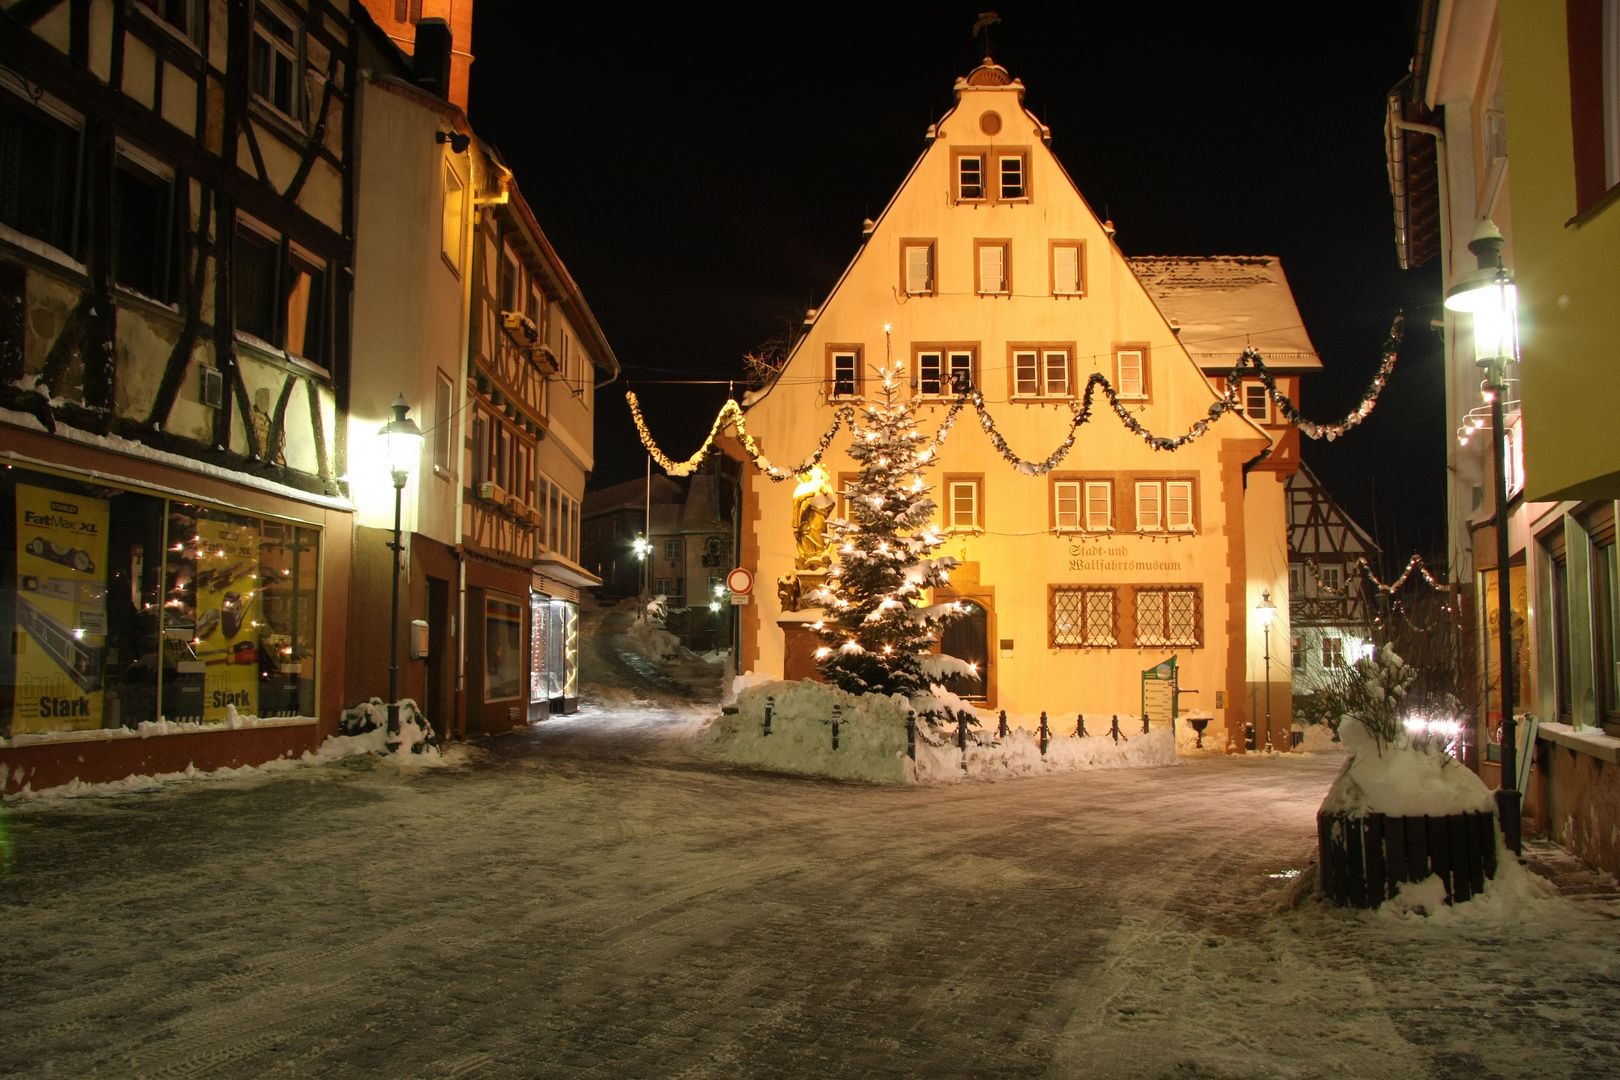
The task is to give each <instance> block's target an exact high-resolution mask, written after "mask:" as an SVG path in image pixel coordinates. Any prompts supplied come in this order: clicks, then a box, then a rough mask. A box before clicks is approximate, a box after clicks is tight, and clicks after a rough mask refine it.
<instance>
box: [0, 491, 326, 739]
mask: <svg viewBox="0 0 1620 1080" xmlns="http://www.w3.org/2000/svg"><path fill="white" fill-rule="evenodd" d="M0 503H3V510H0V514H3V515H4V516H5V517H6V518H9V520H7V521H5V522H4V528H3V533H0V624H3V625H5V626H6V627H7V629H8V630H9V633H8V634H7V638H8V644H9V648H7V649H5V650H0V733H4V734H6V735H8V736H9V735H18V734H27V733H43V732H53V731H68V730H83V729H94V728H118V727H124V728H134V727H137V726H138V725H139V724H141V723H144V722H148V721H155V720H157V719H158V718H159V717H164V718H167V719H168V720H170V721H174V722H187V723H199V724H215V723H222V722H224V721H226V719H227V718H228V716H229V715H230V713H231V712H232V711H234V712H235V713H236V714H238V715H241V716H263V717H270V716H313V715H314V710H315V675H316V660H317V656H318V654H317V651H316V648H317V628H318V618H319V611H318V609H317V607H316V602H315V601H316V596H317V586H318V578H317V575H318V569H319V566H320V534H319V532H318V530H315V529H311V528H307V527H304V526H298V525H293V524H290V523H285V522H279V521H275V520H273V519H265V518H260V517H255V516H247V515H240V514H233V513H227V512H225V511H222V510H217V509H214V508H212V507H206V506H199V505H194V504H190V503H182V502H175V501H169V500H165V499H163V498H159V497H156V496H153V495H148V494H145V493H142V492H138V491H128V490H122V489H117V488H108V487H105V486H101V485H97V486H95V487H87V486H84V485H81V484H79V483H77V482H76V481H73V480H69V479H64V478H61V477H57V476H50V475H45V474H34V473H28V472H25V471H24V470H21V469H15V468H14V469H11V470H7V472H6V473H5V476H4V479H3V480H0Z"/></svg>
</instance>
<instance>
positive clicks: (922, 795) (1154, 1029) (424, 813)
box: [0, 699, 1620, 1080]
mask: <svg viewBox="0 0 1620 1080" xmlns="http://www.w3.org/2000/svg"><path fill="white" fill-rule="evenodd" d="M705 715H706V713H705V712H704V711H701V710H694V709H689V708H681V707H676V706H670V705H656V704H653V703H651V702H649V701H646V700H644V699H643V700H642V701H641V702H639V703H632V702H626V703H623V704H616V705H614V706H612V707H607V706H604V705H600V704H599V705H597V706H596V707H594V708H589V709H587V710H586V711H584V712H582V713H581V714H579V715H578V716H577V717H572V718H567V719H556V720H552V721H548V722H547V723H545V724H543V725H540V726H538V727H537V728H535V729H533V730H532V731H529V732H527V733H523V734H518V735H513V736H507V737H503V738H499V739H494V740H490V741H488V742H487V743H485V744H484V745H483V746H481V747H478V748H475V749H473V750H472V751H470V753H468V754H467V755H466V757H465V758H464V759H463V761H462V763H461V764H459V765H456V766H454V767H450V768H440V769H434V770H425V771H420V772H412V773H404V774H402V773H401V772H400V770H399V769H398V768H397V767H396V766H395V765H394V764H393V763H392V762H390V761H384V760H382V759H379V758H375V757H358V758H351V759H347V760H344V761H341V762H337V763H333V764H328V765H320V766H309V767H301V768H297V769H292V770H289V771H286V772H280V773H269V774H261V775H255V776H249V777H243V778H238V779H231V780H221V781H198V782H191V783H181V784H174V785H170V786H168V787H165V788H164V789H163V790H161V791H158V792H156V793H149V794H137V795H123V796H119V797H115V798H77V799H57V800H41V801H37V802H24V803H12V804H8V805H6V806H5V807H4V808H3V809H0V825H3V828H4V830H5V832H4V837H5V838H6V839H9V870H7V871H6V876H5V878H4V880H3V881H0V917H3V919H4V921H5V923H6V926H7V929H8V932H7V933H6V935H5V936H4V943H3V945H0V1009H3V1012H4V1016H5V1018H6V1020H5V1024H4V1028H3V1031H4V1035H3V1036H0V1074H4V1075H17V1076H40V1077H44V1076H58V1077H62V1076H89V1075H92V1074H93V1075H97V1076H142V1077H158V1076H165V1077H182V1076H287V1077H304V1076H311V1077H313V1076H321V1077H361V1076H374V1077H390V1078H397V1077H441V1076H473V1077H551V1076H593V1077H615V1078H619V1077H665V1076H669V1077H674V1076H680V1077H700V1076H708V1077H777V1076H781V1077H787V1076H803V1077H825V1076H876V1075H895V1076H961V1077H1002V1076H1006V1077H1012V1076H1055V1077H1186V1078H1192V1077H1232V1078H1237V1077H1259V1076H1272V1077H1316V1076H1323V1077H1411V1078H1421V1077H1467V1078H1468V1080H1477V1078H1479V1077H1489V1076H1502V1077H1577V1076H1579V1077H1597V1076H1607V1075H1615V1074H1616V1072H1617V1071H1620V1065H1617V1064H1616V1062H1617V1061H1620V1039H1617V1036H1616V1028H1615V1025H1614V1023H1613V1016H1614V1015H1615V1013H1616V1010H1617V1009H1620V981H1617V977H1616V964H1615V951H1614V945H1613V941H1614V933H1615V931H1616V926H1617V924H1616V922H1615V917H1616V915H1617V914H1620V907H1617V906H1616V905H1615V903H1614V901H1613V900H1612V899H1610V898H1608V897H1609V896H1611V895H1612V890H1603V889H1602V888H1599V889H1598V891H1597V894H1596V895H1590V896H1584V897H1578V898H1574V899H1570V898H1554V899H1549V900H1545V901H1541V902H1539V903H1537V904H1534V905H1532V906H1531V908H1530V910H1529V912H1528V914H1527V915H1522V916H1521V919H1520V921H1518V922H1516V923H1508V924H1504V923H1503V922H1501V921H1500V920H1497V921H1492V920H1491V919H1490V918H1488V917H1482V916H1477V915H1476V916H1475V917H1474V918H1473V919H1462V918H1459V917H1457V916H1456V915H1453V914H1451V913H1446V914H1445V915H1443V916H1442V917H1441V918H1440V919H1436V920H1422V919H1419V918H1416V917H1407V918H1400V917H1392V916H1388V915H1383V916H1377V915H1364V914H1354V913H1348V912H1344V911H1340V910H1337V909H1332V908H1328V907H1324V906H1322V905H1320V904H1318V903H1315V902H1312V901H1305V902H1303V903H1300V902H1295V901H1293V900H1292V899H1291V898H1292V897H1293V894H1294V893H1295V892H1297V891H1298V890H1297V889H1295V887H1294V884H1293V881H1292V880H1291V879H1290V878H1289V877H1288V876H1287V875H1288V874H1290V873H1291V872H1293V871H1297V870H1300V869H1301V868H1303V867H1305V866H1306V865H1307V861H1308V860H1309V859H1310V858H1311V857H1312V856H1313V854H1314V846H1315V832H1314V829H1315V824H1314V815H1315V811H1316V808H1317V806H1318V804H1319V803H1320V802H1321V799H1322V797H1323V794H1324V793H1325V791H1326V790H1327V788H1328V785H1329V784H1330V783H1331V781H1332V779H1333V776H1334V774H1335V772H1336V771H1337V770H1338V768H1339V767H1340V765H1341V764H1342V760H1343V759H1342V758H1341V757H1339V756H1336V755H1334V756H1323V757H1290V758H1272V759H1266V760H1260V759H1252V758H1251V759H1248V760H1230V759H1219V758H1216V759H1201V760H1198V761H1195V762H1191V763H1186V764H1182V765H1180V766H1176V767H1172V768H1158V769H1141V770H1109V771H1096V772H1078V773H1063V774H1056V775H1049V776H1042V777H1035V778H1030V779H1018V780H1006V781H1000V782H968V783H962V784H956V785H951V786H936V787H921V788H900V787H879V786H869V785H856V784H846V783H837V782H831V781H823V780H813V779H804V778H796V777H784V776H777V775H769V774H761V773H753V772H747V771H741V770H736V769H732V768H729V767H725V766H720V765H716V764H714V763H712V762H711V761H709V760H707V759H705V758H703V757H702V756H701V755H699V754H697V753H696V752H695V750H694V746H693V743H692V741H691V738H690V736H691V734H692V733H693V732H694V731H695V730H696V729H697V727H698V726H699V725H700V724H701V722H702V719H703V717H704V716H705ZM6 858H7V856H6V848H5V847H4V846H0V860H5V859H6ZM5 865H6V864H5V862H4V861H0V867H3V866H5ZM1558 865H1559V866H1561V867H1562V868H1563V869H1564V870H1565V871H1566V872H1567V873H1566V876H1567V879H1568V881H1571V882H1581V881H1587V880H1588V879H1587V878H1583V877H1582V875H1581V874H1579V873H1578V872H1575V871H1573V870H1570V868H1569V866H1568V864H1567V861H1566V862H1563V863H1559V864H1558Z"/></svg>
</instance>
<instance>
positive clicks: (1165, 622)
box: [1136, 586, 1203, 647]
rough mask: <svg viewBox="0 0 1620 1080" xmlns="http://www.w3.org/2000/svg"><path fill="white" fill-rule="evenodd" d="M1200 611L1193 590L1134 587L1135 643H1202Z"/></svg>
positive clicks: (1197, 597) (1196, 593)
mask: <svg viewBox="0 0 1620 1080" xmlns="http://www.w3.org/2000/svg"><path fill="white" fill-rule="evenodd" d="M1202 638H1203V612H1202V604H1201V603H1200V600H1199V594H1198V590H1197V589H1195V588H1194V589H1176V588H1157V587H1153V586H1138V587H1137V589H1136V644H1137V645H1138V646H1139V647H1144V646H1153V645H1190V646H1197V645H1200V644H1202V643H1203V642H1202Z"/></svg>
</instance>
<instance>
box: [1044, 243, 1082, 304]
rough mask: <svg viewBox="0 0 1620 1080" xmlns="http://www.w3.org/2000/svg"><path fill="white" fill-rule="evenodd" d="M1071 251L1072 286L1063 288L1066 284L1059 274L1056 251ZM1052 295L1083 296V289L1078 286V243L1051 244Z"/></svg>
mask: <svg viewBox="0 0 1620 1080" xmlns="http://www.w3.org/2000/svg"><path fill="white" fill-rule="evenodd" d="M1060 251H1067V252H1071V253H1072V254H1073V256H1074V267H1073V269H1074V282H1073V284H1074V287H1073V288H1072V289H1065V288H1063V286H1064V285H1065V284H1068V282H1065V281H1064V280H1063V279H1062V277H1061V276H1060V275H1059V266H1060V263H1059V260H1058V252H1060ZM1052 295H1053V296H1084V295H1085V290H1084V289H1082V288H1081V287H1080V245H1079V244H1053V245H1052Z"/></svg>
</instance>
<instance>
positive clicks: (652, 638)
mask: <svg viewBox="0 0 1620 1080" xmlns="http://www.w3.org/2000/svg"><path fill="white" fill-rule="evenodd" d="M624 636H625V640H626V641H627V642H628V643H629V645H630V647H631V648H632V649H634V650H636V652H638V653H640V654H641V655H642V656H645V657H646V658H647V659H648V660H651V661H653V662H654V663H660V664H662V663H668V662H671V661H674V660H679V659H680V658H681V639H680V638H678V637H676V636H675V635H674V634H672V633H670V632H669V631H668V630H665V629H664V626H663V623H662V622H660V621H659V620H657V619H651V618H647V619H637V620H636V621H635V622H633V623H631V624H630V629H629V630H627V631H626V632H625V635H624Z"/></svg>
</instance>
